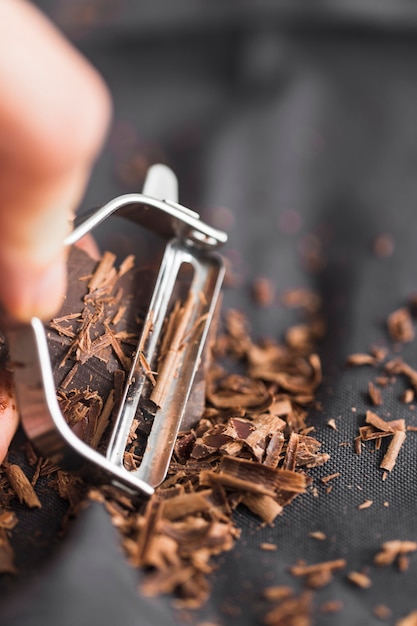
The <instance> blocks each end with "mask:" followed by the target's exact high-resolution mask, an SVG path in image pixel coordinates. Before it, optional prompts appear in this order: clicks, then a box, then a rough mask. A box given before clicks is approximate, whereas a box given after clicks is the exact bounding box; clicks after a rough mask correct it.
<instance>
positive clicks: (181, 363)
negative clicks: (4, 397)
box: [6, 165, 227, 497]
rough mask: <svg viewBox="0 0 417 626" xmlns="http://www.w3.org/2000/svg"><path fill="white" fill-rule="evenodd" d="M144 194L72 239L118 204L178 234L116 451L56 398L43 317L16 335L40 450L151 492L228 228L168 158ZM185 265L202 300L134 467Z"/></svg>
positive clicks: (194, 356)
mask: <svg viewBox="0 0 417 626" xmlns="http://www.w3.org/2000/svg"><path fill="white" fill-rule="evenodd" d="M144 192H146V193H142V194H128V195H125V196H120V197H119V198H115V199H114V200H112V201H111V202H109V203H108V204H106V205H105V206H104V207H102V208H101V209H98V211H96V212H95V213H94V214H92V215H89V216H88V217H86V218H84V220H83V221H82V222H81V223H79V224H78V225H77V226H76V227H75V228H74V231H73V232H72V233H71V234H70V235H69V236H68V238H67V240H66V243H67V245H71V244H72V243H74V242H76V241H78V240H79V239H80V238H81V237H82V236H83V235H85V234H87V233H89V232H90V231H91V230H92V229H93V228H94V227H95V226H97V225H98V224H100V223H101V222H102V221H103V220H105V219H106V218H107V217H109V216H110V215H112V214H113V213H115V212H116V211H117V213H118V215H121V216H123V217H126V218H127V219H130V220H132V221H133V222H135V223H137V224H141V225H143V226H145V227H146V228H148V229H151V230H153V231H154V232H156V233H159V234H161V235H163V236H165V237H167V238H169V241H168V244H167V246H166V249H165V253H164V257H163V260H162V264H161V267H160V270H159V274H158V277H157V281H156V285H155V288H154V293H153V296H152V300H151V303H150V306H149V310H148V314H147V317H146V319H145V323H144V326H143V333H142V336H141V337H140V339H139V342H138V346H137V349H136V352H135V357H134V359H133V365H132V368H131V371H130V373H129V377H128V380H127V384H126V387H125V390H124V396H123V401H122V404H121V407H120V411H119V414H118V416H117V418H116V422H115V424H114V428H113V432H112V435H111V438H110V442H109V446H108V449H107V453H106V456H103V455H102V454H100V453H98V452H97V451H95V450H93V449H92V448H91V447H90V446H88V445H86V444H85V443H84V442H82V441H81V440H80V439H79V438H78V437H76V436H75V435H74V434H73V432H72V431H71V429H70V428H69V427H68V425H67V424H66V422H65V419H64V417H63V415H62V413H61V410H60V408H59V405H58V402H57V399H56V390H55V387H54V381H53V375H52V368H51V362H50V356H49V352H48V345H47V340H46V335H45V330H44V326H43V324H42V322H41V321H40V320H39V319H37V318H34V319H32V321H31V324H29V325H26V326H18V327H15V328H10V329H9V330H8V331H6V334H7V338H8V342H9V349H10V355H11V360H12V365H13V369H14V377H15V383H16V391H17V400H18V405H19V411H20V414H21V419H22V423H23V427H24V429H25V431H26V433H27V435H28V436H29V438H30V439H31V440H32V441H33V443H34V445H35V446H36V447H37V448H38V449H39V451H40V452H41V453H42V454H44V455H45V456H48V457H50V458H51V459H52V460H53V461H54V462H56V463H57V464H59V465H61V466H62V467H63V468H66V469H69V470H73V469H75V470H77V469H83V471H84V472H87V473H88V476H89V478H90V479H91V480H92V481H106V482H111V483H113V484H116V485H118V486H119V487H123V488H124V489H127V490H128V491H130V492H133V493H138V494H140V495H142V496H145V497H146V496H150V495H151V494H152V492H153V488H154V487H156V486H157V485H158V484H159V483H160V482H162V481H163V479H164V477H165V475H166V471H167V468H168V465H169V461H170V458H171V455H172V449H173V446H174V443H175V438H176V436H177V433H178V430H179V428H180V425H181V420H182V417H183V415H184V411H185V408H186V405H187V401H188V399H189V395H190V391H191V388H192V383H193V380H194V376H195V373H196V371H197V369H198V365H199V362H200V359H201V354H202V350H203V347H204V342H205V339H206V336H207V332H208V329H209V326H210V322H211V319H212V315H213V312H214V308H215V305H216V301H217V297H218V294H219V291H220V287H221V283H222V280H223V275H224V268H223V264H222V261H221V258H220V256H218V255H217V254H216V253H215V252H214V249H215V248H217V247H218V246H220V245H221V244H222V243H224V242H225V241H226V240H227V235H226V234H225V233H224V232H222V231H219V230H217V229H215V228H212V227H211V226H208V225H207V224H204V223H203V222H201V221H200V219H199V216H198V214H197V213H195V212H194V211H191V210H190V209H187V208H185V207H182V206H181V205H179V204H178V202H177V183H176V178H175V175H174V174H173V172H172V171H171V170H169V168H167V167H166V166H162V165H157V166H154V167H153V168H151V169H150V171H149V174H148V177H147V182H146V183H145V186H144ZM148 193H149V194H152V195H148ZM184 265H187V266H190V267H191V270H192V271H191V273H192V278H191V281H190V284H189V287H188V295H187V302H188V303H189V304H190V303H191V304H192V306H189V307H188V309H189V310H190V314H189V315H188V316H187V318H186V320H185V321H184V324H183V326H184V327H183V328H182V343H181V346H180V349H179V350H177V359H176V361H175V367H174V366H173V371H172V375H171V372H170V375H169V376H168V378H167V383H166V386H164V401H163V402H161V406H159V407H156V413H155V417H154V421H153V425H152V428H151V431H150V435H149V438H148V440H147V446H146V450H145V453H144V455H143V459H142V462H141V465H140V466H139V468H138V469H137V470H135V471H132V472H130V471H128V470H127V469H125V467H124V465H123V456H124V451H125V448H126V442H127V437H128V434H129V431H130V428H131V425H132V420H133V419H134V418H135V416H136V414H137V410H138V406H139V403H140V400H141V398H142V397H147V398H148V397H149V396H151V395H152V387H151V385H150V384H149V380H148V375H147V372H146V371H145V369H144V368H143V363H146V364H147V366H148V365H149V367H150V368H151V369H153V368H155V367H156V365H157V357H158V354H157V353H158V346H159V343H160V340H161V335H162V331H163V325H164V321H165V319H166V317H167V314H168V307H169V305H170V303H171V300H172V293H173V290H174V287H175V285H176V283H177V278H178V274H179V272H180V271H181V268H182V267H183V266H184Z"/></svg>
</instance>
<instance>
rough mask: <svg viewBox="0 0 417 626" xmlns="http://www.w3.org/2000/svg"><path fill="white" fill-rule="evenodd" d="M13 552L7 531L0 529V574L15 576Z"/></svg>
mask: <svg viewBox="0 0 417 626" xmlns="http://www.w3.org/2000/svg"><path fill="white" fill-rule="evenodd" d="M16 573H17V570H16V567H15V564H14V552H13V548H12V546H11V544H10V541H9V538H8V536H7V531H6V529H4V528H1V527H0V574H16Z"/></svg>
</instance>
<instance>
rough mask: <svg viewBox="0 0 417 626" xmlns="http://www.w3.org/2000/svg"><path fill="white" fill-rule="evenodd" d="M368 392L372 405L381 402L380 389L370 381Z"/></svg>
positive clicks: (377, 404)
mask: <svg viewBox="0 0 417 626" xmlns="http://www.w3.org/2000/svg"><path fill="white" fill-rule="evenodd" d="M368 394H369V398H370V400H371V403H372V404H373V405H374V406H379V405H381V404H382V393H381V390H380V389H378V387H376V386H375V385H374V384H373V383H372V382H371V381H369V383H368Z"/></svg>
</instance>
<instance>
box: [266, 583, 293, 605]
mask: <svg viewBox="0 0 417 626" xmlns="http://www.w3.org/2000/svg"><path fill="white" fill-rule="evenodd" d="M293 594H294V591H293V589H291V587H286V586H285V585H276V586H274V587H266V588H265V589H264V590H263V592H262V595H263V597H264V598H265V599H266V600H270V601H271V602H273V601H275V600H283V599H284V598H289V597H290V596H292V595H293Z"/></svg>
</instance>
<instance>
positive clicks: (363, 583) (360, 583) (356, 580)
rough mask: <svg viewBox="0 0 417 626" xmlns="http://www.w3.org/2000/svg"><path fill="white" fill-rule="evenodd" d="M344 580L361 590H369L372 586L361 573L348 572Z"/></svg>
mask: <svg viewBox="0 0 417 626" xmlns="http://www.w3.org/2000/svg"><path fill="white" fill-rule="evenodd" d="M346 578H347V579H348V580H349V581H350V582H351V583H353V584H354V585H356V586H357V587H360V588H361V589H369V587H371V585H372V580H371V579H370V578H369V576H367V575H366V574H364V573H363V572H349V574H347V575H346Z"/></svg>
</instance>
